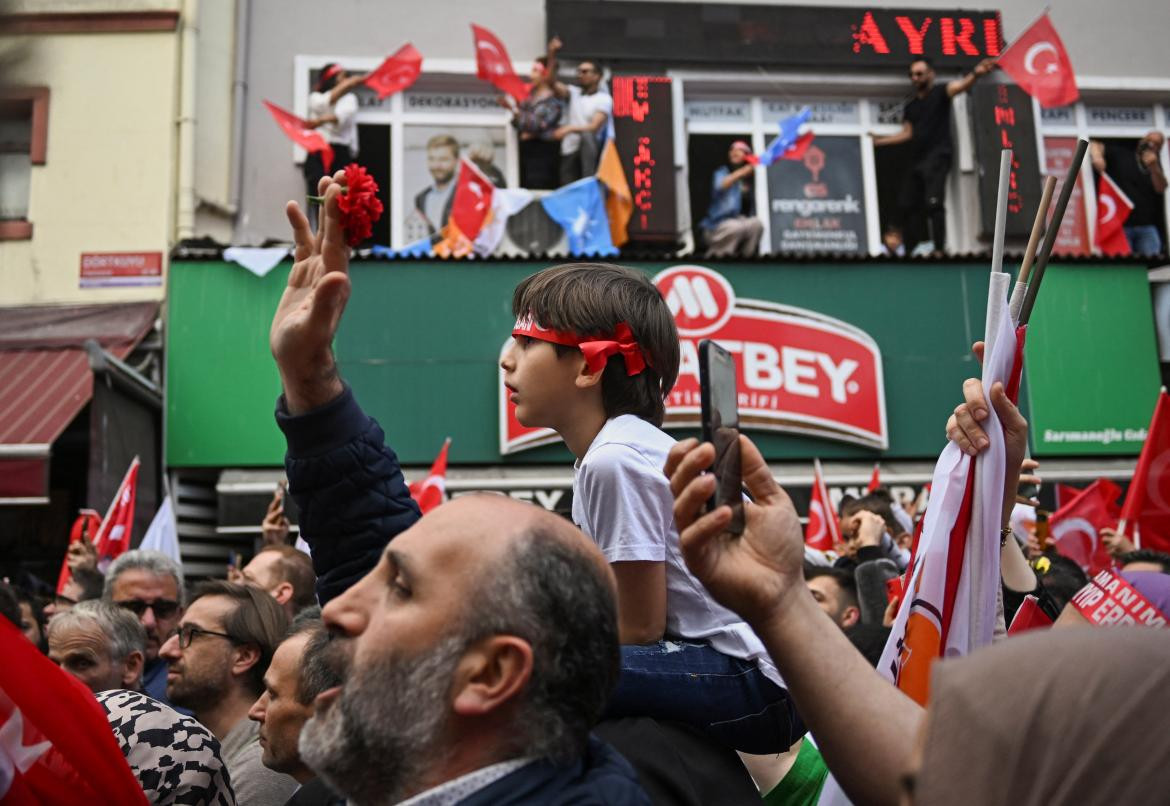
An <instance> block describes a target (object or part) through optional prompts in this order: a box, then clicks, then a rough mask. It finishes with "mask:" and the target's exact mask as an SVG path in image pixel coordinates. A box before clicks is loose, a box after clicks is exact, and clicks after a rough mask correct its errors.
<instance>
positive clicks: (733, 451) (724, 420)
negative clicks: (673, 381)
mask: <svg viewBox="0 0 1170 806" xmlns="http://www.w3.org/2000/svg"><path fill="white" fill-rule="evenodd" d="M735 375H736V373H735V359H734V358H733V357H732V355H731V353H729V352H727V350H725V349H723V348H722V347H720V346H719V345H718V344H716V343H715V342H713V341H711V340H710V339H703V340H702V341H700V342H699V400H700V404H701V406H702V425H703V441H704V442H710V443H711V444H712V445H714V446H715V463H714V465H713V466H712V472H713V473H714V474H715V481H716V484H715V494H714V495H713V496H711V499H710V500H709V501H708V502H707V511H708V512H710V511H711V510H713V509H715V508H716V507H721V506H724V505H727V506H730V507H731V523H729V524H728V526H727V531H728V532H730V533H731V534H734V535H738V534H743V480H742V478H741V476H740V466H739V404H738V400H737V397H738V396H737V390H736V382H735Z"/></svg>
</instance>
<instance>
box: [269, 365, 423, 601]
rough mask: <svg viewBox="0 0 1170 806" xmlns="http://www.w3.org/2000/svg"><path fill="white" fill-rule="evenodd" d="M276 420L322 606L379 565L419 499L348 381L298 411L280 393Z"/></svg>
mask: <svg viewBox="0 0 1170 806" xmlns="http://www.w3.org/2000/svg"><path fill="white" fill-rule="evenodd" d="M276 423H277V425H278V426H280V430H281V431H283V432H284V436H285V439H286V441H287V443H288V452H287V453H286V454H285V457H284V467H285V472H286V473H287V474H288V491H289V494H290V495H291V496H292V497H293V501H294V502H295V503H296V505H297V512H298V514H299V524H300V529H301V537H303V538H304V539H305V542H307V543H308V544H309V547H310V548H311V549H312V550H313V568H314V569H315V570H316V572H317V598H318V600H319V601H320V602H321V604H322V605H325V604H326V603H327V602H328V601H329V600H330V599H332V598H333V597H334V596H337V595H339V594H341V593H344V592H345V590H346V589H347V588H349V587H350V586H351V585H353V584H354V583H355V582H357V581H358V580H359V579H361V578H362V577H363V576H365V575H366V574H367V573H369V572H370V570H371V569H372V568H373V567H374V566H375V565H377V564H378V558H379V557H380V556H381V554H382V550H383V549H384V548H385V547H386V544H387V543H389V542H390V539H391V538H393V537H394V536H395V535H397V534H398V533H399V532H402V531H405V530H406V529H409V528H410V527H411V526H412V525H413V524H414V522H415V521H417V520H418V519H419V517H420V515H419V511H418V505H417V504H415V502H414V500H413V499H412V498H411V497H410V491H409V490H408V489H407V487H406V480H405V479H404V478H403V477H402V468H401V467H400V466H399V464H398V457H397V456H395V455H394V451H392V450H390V448H389V447H387V446H386V444H385V435H384V434H383V433H382V429H381V427H379V425H378V423H377V422H376V421H375V420H374V419H373V418H372V417H370V416H369V415H367V414H366V413H365V412H364V411H362V410H361V407H360V406H358V404H357V401H356V400H355V399H354V396H353V391H352V390H351V389H350V388H349V387H348V386H347V387H346V388H345V392H344V393H343V394H342V395H341V396H340V397H338V398H337V399H336V400H333V401H331V402H329V403H327V404H326V405H324V406H322V407H321V408H319V409H315V410H313V411H311V412H308V413H307V414H300V415H297V416H293V415H291V414H289V413H288V407H287V405H286V404H285V400H284V397H283V396H282V397H281V398H280V399H279V400H277V402H276Z"/></svg>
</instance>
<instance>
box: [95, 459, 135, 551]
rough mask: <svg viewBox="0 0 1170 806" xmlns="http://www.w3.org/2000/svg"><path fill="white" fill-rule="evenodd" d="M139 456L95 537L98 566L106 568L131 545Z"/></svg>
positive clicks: (120, 486) (125, 477)
mask: <svg viewBox="0 0 1170 806" xmlns="http://www.w3.org/2000/svg"><path fill="white" fill-rule="evenodd" d="M138 467H139V462H138V457H137V456H135V457H134V460H133V461H132V462H130V468H129V469H128V470H127V471H126V475H125V476H124V477H123V478H122V483H121V484H119V485H118V492H117V493H115V494H114V500H113V501H111V502H110V508H109V509H108V510H106V517H105V518H104V519H103V520H102V525H101V527H99V528H98V533H97V536H95V537H94V539H93V545H94V548H96V549H97V555H98V568H104V566H105V565H107V564H109V562H110V561H111V560H113V559H114V558H116V557H117V556H118V555H119V554H121V553H122V552H124V551H125V550H126V549H128V548H129V547H130V535H131V532H133V531H134V500H135V498H136V497H137V494H138Z"/></svg>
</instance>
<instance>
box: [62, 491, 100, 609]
mask: <svg viewBox="0 0 1170 806" xmlns="http://www.w3.org/2000/svg"><path fill="white" fill-rule="evenodd" d="M101 526H102V516H101V515H99V514H98V513H97V512H95V511H94V510H92V509H83V510H81V514H79V515H78V516H77V520H75V521H73V529H72V530H70V533H69V545H70V546H72V545H73V544H74V543H76V542H77V541H78V540H81V539H82V538H83V537H84V538H87V539H88V540H90V541H91V542H92V541H93V539H94V536H95V535H96V534H97V533H98V530H99V529H101ZM71 576H72V573H71V572H70V571H69V550H68V548H67V549H66V550H65V556H64V557H63V558H62V559H61V571H60V573H59V574H57V593H63V592H64V591H65V584H66V583H67V582H68V581H69V577H71Z"/></svg>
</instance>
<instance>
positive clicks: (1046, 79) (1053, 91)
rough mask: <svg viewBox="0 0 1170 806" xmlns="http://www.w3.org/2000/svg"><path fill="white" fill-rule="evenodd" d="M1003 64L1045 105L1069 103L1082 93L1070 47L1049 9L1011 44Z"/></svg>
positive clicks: (1005, 70) (1002, 57)
mask: <svg viewBox="0 0 1170 806" xmlns="http://www.w3.org/2000/svg"><path fill="white" fill-rule="evenodd" d="M999 66H1000V67H1002V68H1003V70H1004V72H1006V73H1007V74H1008V75H1009V76H1011V77H1012V80H1013V81H1015V82H1016V83H1017V84H1019V85H1020V89H1022V90H1023V91H1024V92H1026V93H1028V94H1029V95H1031V96H1032V97H1034V98H1035V99H1036V100H1037V101H1039V102H1040V106H1042V107H1044V108H1045V109H1049V108H1051V107H1054V106H1067V105H1068V104H1071V103H1072V102H1073V101H1075V100H1076V99H1077V98H1079V97H1080V93H1079V92H1078V91H1077V77H1076V74H1075V73H1074V72H1073V66H1072V62H1071V61H1069V58H1068V51H1066V50H1065V49H1064V43H1063V42H1061V41H1060V37H1059V36H1058V35H1057V33H1056V29H1055V28H1053V27H1052V21H1051V20H1049V19H1048V14H1047V13H1044V14H1041V15H1040V19H1038V20H1036V22H1034V23H1033V24H1032V27H1031V28H1029V29H1028V30H1026V31H1024V32H1023V33H1022V34H1020V36H1019V37H1018V38H1017V39H1016V41H1015V42H1012V44H1011V45H1010V46H1008V48H1007V50H1005V51H1004V52H1003V55H1002V56H1000V57H999Z"/></svg>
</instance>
